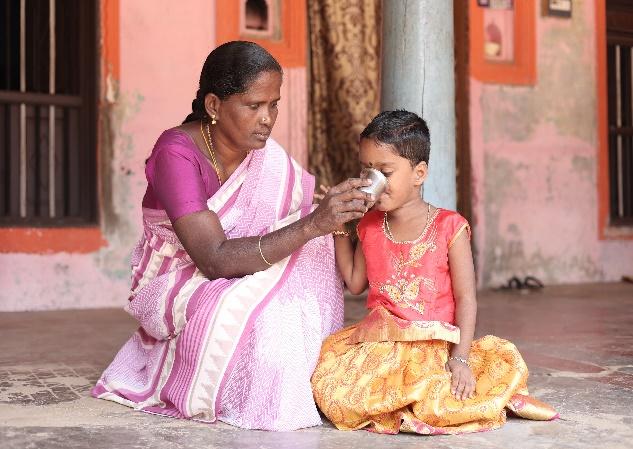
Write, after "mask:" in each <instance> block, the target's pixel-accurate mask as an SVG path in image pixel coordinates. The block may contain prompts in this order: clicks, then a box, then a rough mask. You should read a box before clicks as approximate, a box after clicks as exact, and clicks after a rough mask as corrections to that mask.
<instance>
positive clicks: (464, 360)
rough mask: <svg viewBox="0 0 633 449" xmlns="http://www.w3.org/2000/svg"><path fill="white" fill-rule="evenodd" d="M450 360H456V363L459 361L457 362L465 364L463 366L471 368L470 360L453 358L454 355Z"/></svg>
mask: <svg viewBox="0 0 633 449" xmlns="http://www.w3.org/2000/svg"><path fill="white" fill-rule="evenodd" d="M448 360H455V361H457V362H460V363H463V364H464V365H466V366H470V365H468V360H466V359H465V358H463V357H458V356H453V355H452V356H450V357H449V358H448Z"/></svg>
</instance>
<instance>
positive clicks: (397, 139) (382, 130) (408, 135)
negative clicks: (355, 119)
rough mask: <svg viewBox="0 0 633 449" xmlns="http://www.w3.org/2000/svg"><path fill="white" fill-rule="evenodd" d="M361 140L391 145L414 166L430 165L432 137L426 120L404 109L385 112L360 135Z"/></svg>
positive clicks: (375, 118) (374, 119) (373, 120)
mask: <svg viewBox="0 0 633 449" xmlns="http://www.w3.org/2000/svg"><path fill="white" fill-rule="evenodd" d="M360 138H361V139H373V140H374V141H375V142H376V143H377V144H382V145H390V146H391V147H393V148H394V149H395V150H396V152H397V153H398V154H399V155H400V156H402V157H404V158H407V159H409V161H410V162H411V165H412V166H414V167H415V166H416V165H418V164H419V163H420V162H423V161H424V162H426V163H427V164H428V163H429V154H430V152H431V135H430V133H429V128H428V126H426V122H425V121H424V119H423V118H422V117H420V116H418V115H417V114H415V113H413V112H409V111H405V110H403V109H398V110H396V111H383V112H381V113H380V114H378V115H377V116H376V117H374V118H373V119H372V121H371V122H369V125H367V127H366V128H365V129H364V130H363V132H362V133H360Z"/></svg>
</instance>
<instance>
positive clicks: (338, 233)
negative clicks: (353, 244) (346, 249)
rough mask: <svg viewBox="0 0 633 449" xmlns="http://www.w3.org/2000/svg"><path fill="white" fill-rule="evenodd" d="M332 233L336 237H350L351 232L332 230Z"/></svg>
mask: <svg viewBox="0 0 633 449" xmlns="http://www.w3.org/2000/svg"><path fill="white" fill-rule="evenodd" d="M332 235H333V236H334V237H349V232H347V231H332Z"/></svg>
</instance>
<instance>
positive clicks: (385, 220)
mask: <svg viewBox="0 0 633 449" xmlns="http://www.w3.org/2000/svg"><path fill="white" fill-rule="evenodd" d="M427 205H428V207H427V209H426V225H424V229H423V230H422V233H421V234H420V235H419V236H418V237H417V238H416V239H415V240H396V239H395V238H394V236H393V234H392V233H391V228H389V219H388V218H387V212H385V215H384V216H383V220H382V221H383V231H384V233H385V235H386V236H387V238H388V239H389V240H391V241H392V242H393V243H417V242H418V241H420V240H421V239H422V237H424V234H426V230H427V229H428V227H429V225H430V224H431V203H427Z"/></svg>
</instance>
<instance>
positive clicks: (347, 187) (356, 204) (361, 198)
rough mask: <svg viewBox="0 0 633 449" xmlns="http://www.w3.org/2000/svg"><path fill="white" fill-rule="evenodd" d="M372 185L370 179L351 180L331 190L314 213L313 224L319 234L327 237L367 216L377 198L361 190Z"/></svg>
mask: <svg viewBox="0 0 633 449" xmlns="http://www.w3.org/2000/svg"><path fill="white" fill-rule="evenodd" d="M370 185H371V180H369V179H360V178H350V179H348V180H346V181H343V182H342V183H340V184H337V185H335V186H334V187H331V188H329V189H328V190H327V192H326V193H325V194H324V195H323V198H322V199H321V201H320V203H319V206H318V207H317V208H316V209H315V210H314V212H313V213H312V220H311V222H312V224H313V226H314V227H315V228H316V229H317V230H318V233H319V234H320V235H325V234H329V233H331V232H333V231H337V230H341V229H343V228H344V225H345V223H347V222H348V221H352V220H356V219H358V218H361V217H362V216H363V215H365V212H367V209H368V207H367V204H368V203H373V202H374V201H375V198H374V196H373V195H372V194H369V193H366V192H362V191H361V190H360V189H361V188H362V187H368V186H370ZM322 190H324V189H322Z"/></svg>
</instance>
